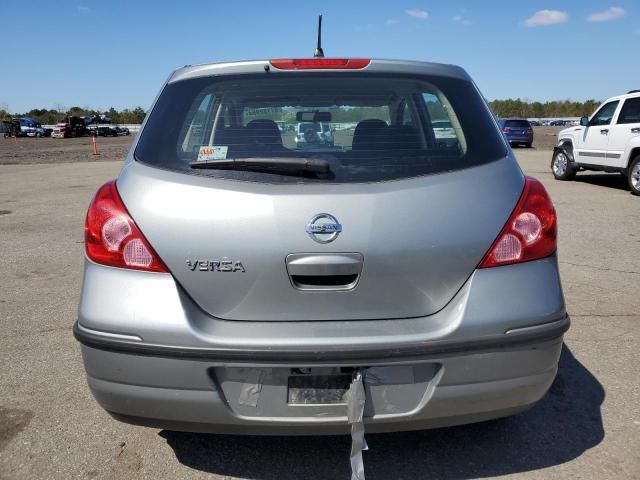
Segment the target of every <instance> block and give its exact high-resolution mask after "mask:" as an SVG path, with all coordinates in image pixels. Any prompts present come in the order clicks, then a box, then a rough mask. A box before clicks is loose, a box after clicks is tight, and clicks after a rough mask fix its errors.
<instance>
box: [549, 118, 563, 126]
mask: <svg viewBox="0 0 640 480" xmlns="http://www.w3.org/2000/svg"><path fill="white" fill-rule="evenodd" d="M566 124H567V121H566V120H552V121H551V122H549V125H551V126H552V127H564V126H565V125H566Z"/></svg>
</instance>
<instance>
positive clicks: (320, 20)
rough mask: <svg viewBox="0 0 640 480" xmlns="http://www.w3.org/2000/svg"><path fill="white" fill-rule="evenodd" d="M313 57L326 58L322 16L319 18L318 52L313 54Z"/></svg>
mask: <svg viewBox="0 0 640 480" xmlns="http://www.w3.org/2000/svg"><path fill="white" fill-rule="evenodd" d="M313 56H314V57H316V58H322V57H324V52H323V51H322V15H320V16H319V17H318V46H317V47H316V51H315V52H313Z"/></svg>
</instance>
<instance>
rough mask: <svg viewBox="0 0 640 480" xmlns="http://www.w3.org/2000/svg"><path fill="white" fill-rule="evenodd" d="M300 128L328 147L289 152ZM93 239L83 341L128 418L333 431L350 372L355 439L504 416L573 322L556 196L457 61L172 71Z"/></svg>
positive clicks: (105, 201)
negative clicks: (358, 429) (358, 389)
mask: <svg viewBox="0 0 640 480" xmlns="http://www.w3.org/2000/svg"><path fill="white" fill-rule="evenodd" d="M301 122H316V123H323V124H328V125H329V126H330V127H331V129H332V130H333V131H334V142H333V145H327V144H323V143H321V142H318V144H317V145H313V146H310V145H305V146H304V148H302V147H299V146H298V145H297V144H296V141H295V125H297V124H299V123H301ZM442 122H448V124H450V125H451V134H450V135H447V138H445V139H443V138H442V136H441V135H440V136H439V135H437V134H436V132H434V128H435V127H434V125H440V124H442ZM85 237H86V262H85V269H84V281H83V288H82V294H81V299H80V308H79V315H78V321H77V322H76V324H75V326H74V334H75V336H76V338H77V339H78V340H79V342H80V343H81V344H82V347H81V348H82V355H83V358H84V364H85V368H86V372H87V378H88V383H89V386H90V388H91V391H92V392H93V395H94V396H95V398H96V399H97V401H98V402H99V404H100V405H101V406H102V407H103V408H104V409H105V410H107V411H108V412H109V413H110V414H111V415H113V416H114V417H115V418H117V419H120V420H123V421H125V422H130V423H134V424H141V425H148V426H153V427H158V428H167V429H171V430H186V431H204V432H220V433H247V434H322V433H327V434H334V433H348V432H349V422H350V419H349V417H348V415H347V410H348V403H349V399H348V394H349V392H351V389H352V388H353V385H354V382H355V380H354V379H358V381H362V382H363V384H364V390H363V391H364V397H363V405H364V407H363V408H364V411H363V416H364V425H365V427H366V431H367V432H378V431H397V430H413V429H423V428H430V427H439V426H446V425H455V424H462V423H469V422H477V421H482V420H487V419H493V418H497V417H502V416H506V415H511V414H514V413H517V412H520V411H522V410H524V409H526V408H528V407H530V406H531V405H533V404H534V403H535V402H537V401H538V400H540V398H541V397H542V396H543V395H544V394H545V392H546V391H547V389H548V388H549V386H550V385H551V383H552V381H553V379H554V377H555V375H556V371H557V365H558V359H559V355H560V350H561V347H562V337H563V334H564V332H565V331H566V330H567V328H568V327H569V317H568V316H567V313H566V311H565V304H564V298H563V293H562V288H561V284H560V278H559V274H558V263H557V258H556V214H555V210H554V207H553V205H552V203H551V201H550V199H549V196H548V195H547V193H546V191H545V189H544V188H543V186H542V185H541V184H540V183H539V182H538V181H537V180H535V179H533V178H528V177H525V176H524V175H523V173H522V171H521V170H520V168H519V167H518V165H517V163H516V160H515V158H514V156H513V153H512V152H511V149H510V148H509V145H508V144H507V143H506V141H505V139H504V138H503V136H502V135H501V133H500V130H499V129H498V126H497V125H496V122H495V120H494V118H493V115H492V114H491V112H490V111H489V109H488V107H487V105H486V103H485V101H484V100H483V98H482V95H481V94H480V93H479V92H478V90H477V88H476V87H475V85H474V83H473V82H472V80H471V79H470V77H469V76H468V75H467V73H466V72H465V71H464V70H462V69H461V68H459V67H455V66H451V65H439V64H433V63H422V62H408V61H392V60H370V59H328V58H313V59H276V60H264V61H246V62H233V63H219V64H210V65H198V66H187V67H185V68H181V69H179V70H176V71H175V72H174V73H173V74H172V75H171V77H170V78H169V79H168V81H167V82H166V84H165V85H164V86H163V88H162V90H161V92H160V94H159V96H158V97H157V99H156V101H155V103H154V105H153V107H152V109H151V111H150V113H149V114H148V116H147V118H146V120H145V123H144V125H143V126H142V130H141V132H140V134H139V135H138V137H137V139H136V140H135V141H134V143H133V145H132V147H131V151H130V152H129V154H128V156H127V158H126V161H125V164H124V167H123V169H122V171H121V173H120V175H119V176H118V178H117V180H115V181H111V182H108V183H106V184H105V185H104V186H102V187H101V188H100V189H99V190H98V192H97V194H96V196H95V198H94V199H93V201H92V203H91V205H90V207H89V211H88V214H87V219H86V226H85Z"/></svg>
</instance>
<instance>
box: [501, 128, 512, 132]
mask: <svg viewBox="0 0 640 480" xmlns="http://www.w3.org/2000/svg"><path fill="white" fill-rule="evenodd" d="M510 131H511V129H509V128H503V129H502V133H509V132H510Z"/></svg>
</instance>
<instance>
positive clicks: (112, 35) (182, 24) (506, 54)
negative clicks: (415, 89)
mask: <svg viewBox="0 0 640 480" xmlns="http://www.w3.org/2000/svg"><path fill="white" fill-rule="evenodd" d="M320 13H322V14H323V15H324V26H323V47H324V50H325V54H326V55H327V56H336V57H343V56H354V57H355V56H362V57H382V58H406V59H417V60H427V61H436V62H444V63H454V64H458V65H461V66H463V67H464V68H465V69H467V71H468V72H469V73H470V74H471V75H472V77H473V78H474V79H475V80H476V83H477V84H478V86H479V87H480V89H481V90H482V92H483V93H484V95H485V96H486V97H487V98H489V99H495V98H509V97H512V98H515V97H520V98H526V99H529V100H532V101H533V100H539V101H544V100H554V99H574V100H585V99H588V98H596V99H605V98H606V97H608V96H611V95H614V94H619V93H622V92H626V91H627V90H630V89H632V88H640V62H638V59H639V58H640V50H639V49H638V47H639V46H640V2H638V0H626V1H625V0H614V1H613V3H611V2H607V1H590V0H581V1H580V0H549V1H542V0H530V1H523V0H520V1H518V0H510V1H497V0H496V1H493V0H492V1H491V2H488V1H473V0H470V1H464V0H449V1H447V2H443V1H417V0H406V1H405V0H396V1H393V2H362V1H348V0H340V1H333V0H323V1H319V2H311V1H301V0H296V1H276V0H272V1H266V0H265V1H257V0H256V1H247V0H227V1H213V0H209V1H206V0H194V1H189V0H182V1H181V2H176V1H167V2H165V1H160V0H157V1H153V2H151V1H142V0H141V1H124V0H55V1H53V0H33V1H29V2H26V1H6V2H3V7H2V18H3V20H4V21H3V22H2V25H3V28H2V30H3V32H2V33H3V35H2V38H3V42H2V47H0V66H1V67H0V71H1V72H2V73H1V74H0V106H2V104H6V105H8V107H9V108H10V110H11V111H14V112H21V111H25V110H29V109H31V108H35V107H45V108H53V107H56V106H58V105H62V106H65V107H67V108H68V107H71V106H76V105H77V106H81V107H84V106H88V107H93V108H98V109H107V108H109V107H110V106H114V107H116V108H125V107H135V106H137V105H141V106H142V107H143V108H145V109H146V108H148V106H149V104H150V103H151V101H152V100H153V98H154V97H155V95H156V93H157V91H158V89H159V87H160V86H161V84H162V82H163V81H164V80H165V79H166V77H167V75H168V74H169V73H170V72H171V70H173V69H174V68H176V67H179V66H181V65H185V64H195V63H206V62H212V61H220V60H233V59H253V58H273V57H307V56H311V54H312V53H313V49H314V46H315V45H314V44H315V34H316V21H317V19H316V17H317V15H318V14H320ZM9 39H12V41H11V43H8V41H9Z"/></svg>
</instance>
